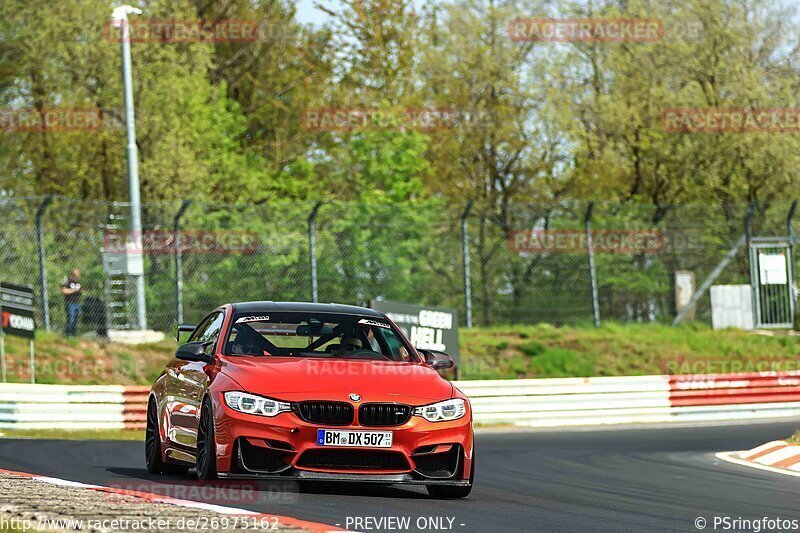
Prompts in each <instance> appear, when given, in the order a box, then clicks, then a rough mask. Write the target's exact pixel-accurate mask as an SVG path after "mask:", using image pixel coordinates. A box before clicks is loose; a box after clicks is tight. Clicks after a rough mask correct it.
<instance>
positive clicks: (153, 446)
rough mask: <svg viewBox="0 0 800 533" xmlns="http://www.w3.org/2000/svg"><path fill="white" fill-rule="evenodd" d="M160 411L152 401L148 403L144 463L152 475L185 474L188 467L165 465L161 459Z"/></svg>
mask: <svg viewBox="0 0 800 533" xmlns="http://www.w3.org/2000/svg"><path fill="white" fill-rule="evenodd" d="M158 428H159V424H158V409H157V408H156V403H155V402H154V401H152V400H150V401H149V402H147V425H146V426H145V431H144V462H145V465H146V466H147V471H148V472H150V473H151V474H185V473H186V472H188V471H189V467H188V466H184V465H175V464H172V463H165V462H164V460H163V459H162V458H161V432H160V431H159V429H158Z"/></svg>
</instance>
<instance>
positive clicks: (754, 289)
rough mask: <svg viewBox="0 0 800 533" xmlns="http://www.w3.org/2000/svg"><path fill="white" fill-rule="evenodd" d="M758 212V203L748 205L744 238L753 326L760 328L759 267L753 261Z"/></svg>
mask: <svg viewBox="0 0 800 533" xmlns="http://www.w3.org/2000/svg"><path fill="white" fill-rule="evenodd" d="M755 211H756V202H754V201H752V202H750V203H749V204H748V205H747V213H746V214H745V216H744V238H745V244H746V245H747V252H746V253H747V261H748V266H749V267H750V294H751V297H752V300H753V326H754V327H756V328H758V327H759V325H758V324H759V321H760V317H761V301H760V300H759V298H758V265H756V263H755V262H754V261H753V249H752V247H751V241H752V239H753V214H754V213H755Z"/></svg>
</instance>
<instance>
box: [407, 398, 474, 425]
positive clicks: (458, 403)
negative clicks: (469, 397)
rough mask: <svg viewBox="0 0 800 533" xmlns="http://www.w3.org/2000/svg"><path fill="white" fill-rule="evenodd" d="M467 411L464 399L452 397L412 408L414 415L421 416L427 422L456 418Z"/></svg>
mask: <svg viewBox="0 0 800 533" xmlns="http://www.w3.org/2000/svg"><path fill="white" fill-rule="evenodd" d="M466 412H467V406H466V404H465V403H464V400H462V399H460V398H453V399H452V400H445V401H443V402H438V403H432V404H430V405H423V406H422V407H417V408H416V409H414V415H416V416H421V417H422V418H424V419H425V420H427V421H428V422H445V421H448V420H458V419H459V418H461V417H462V416H464V413H466Z"/></svg>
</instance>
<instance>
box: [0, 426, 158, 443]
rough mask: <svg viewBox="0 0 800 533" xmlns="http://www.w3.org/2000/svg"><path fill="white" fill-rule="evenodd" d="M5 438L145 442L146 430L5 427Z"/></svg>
mask: <svg viewBox="0 0 800 533" xmlns="http://www.w3.org/2000/svg"><path fill="white" fill-rule="evenodd" d="M0 434H1V435H2V437H3V438H9V439H15V438H17V439H18V438H29V439H57V440H138V441H142V442H144V431H143V430H138V429H4V430H0Z"/></svg>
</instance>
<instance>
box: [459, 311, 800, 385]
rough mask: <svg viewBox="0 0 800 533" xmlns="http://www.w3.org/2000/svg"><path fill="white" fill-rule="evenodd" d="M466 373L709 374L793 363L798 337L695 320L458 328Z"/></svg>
mask: <svg viewBox="0 0 800 533" xmlns="http://www.w3.org/2000/svg"><path fill="white" fill-rule="evenodd" d="M460 335H461V359H462V361H461V375H462V376H463V378H465V379H503V378H546V377H547V378H549V377H576V376H579V377H583V376H629V375H647V374H665V373H668V374H713V373H727V372H736V371H740V372H747V371H758V370H794V369H800V337H797V336H790V335H787V334H783V333H774V334H763V333H757V332H756V333H754V332H745V331H740V330H718V331H714V330H712V329H711V328H710V327H707V326H703V325H700V324H690V325H686V326H681V327H678V328H673V327H671V326H667V325H660V324H626V325H620V324H605V325H603V326H602V327H600V328H594V327H591V326H562V327H554V326H551V325H548V324H539V325H533V326H495V327H491V328H472V329H462V330H461V331H460Z"/></svg>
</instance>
